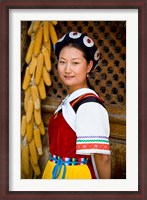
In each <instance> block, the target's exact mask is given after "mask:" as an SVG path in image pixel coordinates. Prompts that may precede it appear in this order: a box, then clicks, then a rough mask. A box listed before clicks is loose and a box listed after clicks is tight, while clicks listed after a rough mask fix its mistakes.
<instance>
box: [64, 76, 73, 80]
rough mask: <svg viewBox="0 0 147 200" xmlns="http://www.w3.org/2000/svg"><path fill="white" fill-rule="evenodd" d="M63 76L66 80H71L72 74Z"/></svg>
mask: <svg viewBox="0 0 147 200" xmlns="http://www.w3.org/2000/svg"><path fill="white" fill-rule="evenodd" d="M64 78H65V79H66V80H71V79H73V78H74V76H64Z"/></svg>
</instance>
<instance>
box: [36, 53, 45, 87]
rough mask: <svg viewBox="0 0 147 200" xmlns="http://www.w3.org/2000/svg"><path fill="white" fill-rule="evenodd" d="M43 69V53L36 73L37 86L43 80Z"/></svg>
mask: <svg viewBox="0 0 147 200" xmlns="http://www.w3.org/2000/svg"><path fill="white" fill-rule="evenodd" d="M42 69H43V55H42V53H40V54H39V56H38V58H37V67H36V73H35V83H36V84H37V85H38V83H39V82H40V79H41V75H42Z"/></svg>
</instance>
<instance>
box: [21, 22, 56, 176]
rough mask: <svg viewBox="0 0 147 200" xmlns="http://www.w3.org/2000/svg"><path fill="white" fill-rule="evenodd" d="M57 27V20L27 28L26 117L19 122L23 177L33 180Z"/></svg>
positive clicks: (49, 83)
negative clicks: (42, 111)
mask: <svg viewBox="0 0 147 200" xmlns="http://www.w3.org/2000/svg"><path fill="white" fill-rule="evenodd" d="M56 24H57V22H56V21H32V22H31V25H30V27H29V29H28V35H29V36H30V37H31V41H30V44H29V47H28V50H27V54H26V58H25V61H26V63H27V67H26V69H25V75H24V80H23V83H22V89H23V90H24V94H25V97H24V111H25V114H24V115H23V116H22V122H21V138H22V142H21V171H22V178H34V177H37V176H39V175H40V174H41V171H40V167H39V164H38V160H39V156H42V154H43V151H42V139H41V136H42V135H44V134H45V128H44V124H43V120H42V116H41V100H42V99H45V98H46V88H45V86H50V85H51V78H50V71H51V49H52V45H55V43H56V42H57V40H58V39H57V34H56V31H55V28H54V25H56Z"/></svg>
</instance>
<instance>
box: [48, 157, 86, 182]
mask: <svg viewBox="0 0 147 200" xmlns="http://www.w3.org/2000/svg"><path fill="white" fill-rule="evenodd" d="M49 160H50V161H51V162H54V163H56V165H55V167H54V169H53V172H52V179H57V178H58V176H59V174H60V172H61V169H62V165H63V166H64V170H63V174H62V179H64V178H65V174H66V166H70V165H83V164H86V163H87V162H88V158H67V157H60V156H56V155H53V154H50V159H49Z"/></svg>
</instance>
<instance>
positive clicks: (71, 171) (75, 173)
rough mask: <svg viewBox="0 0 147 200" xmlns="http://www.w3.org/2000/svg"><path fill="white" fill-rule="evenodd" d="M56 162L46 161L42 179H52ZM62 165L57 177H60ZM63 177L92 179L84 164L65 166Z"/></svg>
mask: <svg viewBox="0 0 147 200" xmlns="http://www.w3.org/2000/svg"><path fill="white" fill-rule="evenodd" d="M55 165H56V163H54V162H51V161H48V162H47V164H46V167H45V170H44V172H43V176H42V179H52V171H53V169H54V167H55ZM63 169H64V166H62V169H61V172H60V175H59V176H58V179H62V173H63ZM65 179H92V177H91V173H90V170H89V168H88V166H87V165H86V164H83V165H73V166H66V175H65Z"/></svg>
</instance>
